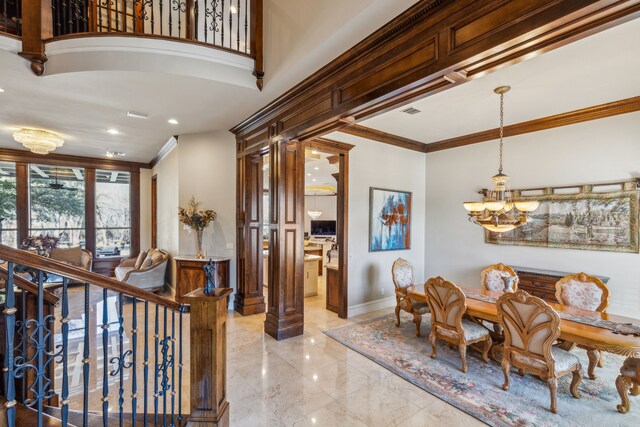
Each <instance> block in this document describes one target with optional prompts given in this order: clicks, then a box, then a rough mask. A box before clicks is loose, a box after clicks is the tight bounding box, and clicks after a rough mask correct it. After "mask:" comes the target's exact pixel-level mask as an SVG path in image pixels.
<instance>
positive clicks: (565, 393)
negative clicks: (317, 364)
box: [324, 314, 640, 427]
mask: <svg viewBox="0 0 640 427" xmlns="http://www.w3.org/2000/svg"><path fill="white" fill-rule="evenodd" d="M430 330H431V325H430V324H429V316H425V317H424V318H423V321H422V328H421V335H422V337H416V335H415V327H414V325H413V323H411V318H408V317H406V316H403V317H402V322H401V325H400V327H399V328H398V327H396V326H395V317H394V316H393V314H391V315H384V316H381V317H377V318H374V319H369V320H365V321H362V322H359V323H356V324H351V325H347V326H342V327H339V328H335V329H331V330H328V331H325V332H324V333H325V334H326V335H328V336H329V337H331V338H333V339H335V340H336V341H338V342H340V343H342V344H344V345H345V346H347V347H349V348H351V349H352V350H354V351H357V352H358V353H360V354H362V355H363V356H366V357H368V358H369V359H371V360H373V361H374V362H376V363H378V364H379V365H381V366H383V367H384V368H386V369H388V370H389V371H391V372H393V373H394V374H396V375H398V376H400V377H402V378H404V379H405V380H407V381H409V382H411V383H413V384H414V385H416V386H418V387H420V388H421V389H423V390H425V391H426V392H428V393H431V394H432V395H434V396H436V397H438V398H440V399H442V400H444V401H445V402H448V403H449V404H451V405H453V406H455V407H456V408H458V409H460V410H462V411H464V412H466V413H467V414H469V415H471V416H473V417H475V418H477V419H478V420H481V421H483V422H485V423H487V424H489V425H495V426H559V425H562V426H583V427H584V426H607V427H612V426H640V397H638V398H634V397H631V411H630V412H629V413H628V414H626V415H622V414H620V413H618V412H617V410H616V405H618V403H620V397H619V395H618V392H617V391H616V388H615V379H616V377H617V376H618V373H619V369H620V366H621V365H622V362H623V361H624V358H622V357H619V356H615V355H611V354H605V357H604V362H605V367H604V368H598V369H597V370H596V374H597V377H598V378H597V379H596V380H590V379H588V378H587V377H586V368H587V366H588V360H587V357H586V352H585V350H582V349H576V350H574V354H576V355H577V356H578V357H580V359H581V361H582V366H583V374H584V375H585V377H584V378H583V380H582V383H581V384H580V392H581V395H582V396H581V398H580V399H575V398H573V397H572V396H571V394H570V393H569V384H570V382H571V375H566V376H565V377H563V378H562V379H560V380H559V381H558V414H555V415H554V414H552V413H551V412H550V411H549V388H548V387H547V384H546V382H543V381H541V380H540V379H538V378H537V377H534V376H532V375H526V376H524V377H521V376H519V375H518V374H517V373H516V372H515V371H513V372H512V374H511V388H510V389H509V391H503V390H502V388H501V386H502V383H503V380H504V376H503V373H502V369H501V367H500V364H499V363H496V362H494V361H491V362H490V363H485V362H483V361H482V359H481V357H480V354H479V353H478V352H477V351H475V350H473V349H469V351H468V353H467V359H468V363H469V368H468V371H467V373H466V374H463V373H462V372H461V371H460V365H461V364H460V355H459V353H458V350H457V348H456V349H450V348H449V347H448V346H446V345H445V344H444V343H443V342H442V341H438V344H437V345H438V356H437V358H435V359H431V358H430V357H429V355H430V354H431V345H430V344H429V340H428V336H429V331H430Z"/></svg>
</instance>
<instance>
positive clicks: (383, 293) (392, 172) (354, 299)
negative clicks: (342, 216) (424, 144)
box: [331, 135, 425, 316]
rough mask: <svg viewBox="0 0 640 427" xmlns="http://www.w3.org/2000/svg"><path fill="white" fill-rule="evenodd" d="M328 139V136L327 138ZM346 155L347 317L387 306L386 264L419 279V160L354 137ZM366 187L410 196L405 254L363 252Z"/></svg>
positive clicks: (422, 160)
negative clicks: (405, 265) (403, 267)
mask: <svg viewBox="0 0 640 427" xmlns="http://www.w3.org/2000/svg"><path fill="white" fill-rule="evenodd" d="M331 137H332V138H333V135H332V136H331ZM338 138H340V140H342V141H345V142H349V143H352V144H355V145H356V146H355V147H354V148H353V149H352V150H351V152H350V154H349V315H350V316H352V315H356V314H358V313H362V312H366V311H370V310H373V309H377V308H382V307H385V306H393V305H394V304H395V299H394V286H393V282H392V280H391V265H392V264H393V262H394V261H395V260H396V259H397V258H398V257H402V258H405V259H407V260H409V261H410V262H412V263H413V265H414V266H415V268H416V271H415V275H416V280H417V281H418V282H420V281H422V280H423V278H424V259H425V241H424V237H425V231H424V230H425V228H424V224H425V155H424V154H421V153H417V152H415V151H410V150H406V149H402V148H397V147H393V146H390V145H386V144H382V143H380V142H373V141H369V140H366V139H362V138H358V137H349V136H346V135H340V136H338V137H337V138H335V139H338ZM369 187H380V188H388V189H392V190H402V191H410V192H412V193H413V206H412V213H413V215H412V220H411V227H412V231H411V235H412V236H411V249H410V250H403V251H389V252H369Z"/></svg>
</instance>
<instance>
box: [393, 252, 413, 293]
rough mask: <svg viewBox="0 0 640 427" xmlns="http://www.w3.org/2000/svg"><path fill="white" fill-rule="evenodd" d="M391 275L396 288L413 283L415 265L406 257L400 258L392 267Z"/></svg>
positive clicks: (402, 287)
mask: <svg viewBox="0 0 640 427" xmlns="http://www.w3.org/2000/svg"><path fill="white" fill-rule="evenodd" d="M391 276H392V277H393V284H394V285H395V287H396V289H404V288H406V287H407V286H411V285H413V281H414V276H413V265H411V263H410V262H409V261H407V260H406V259H402V258H398V259H397V260H395V262H394V263H393V266H392V267H391Z"/></svg>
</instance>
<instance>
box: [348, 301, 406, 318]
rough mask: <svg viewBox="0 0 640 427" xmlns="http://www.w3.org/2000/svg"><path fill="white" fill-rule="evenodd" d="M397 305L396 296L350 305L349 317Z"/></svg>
mask: <svg viewBox="0 0 640 427" xmlns="http://www.w3.org/2000/svg"><path fill="white" fill-rule="evenodd" d="M395 305H396V298H395V297H393V296H392V297H387V298H382V299H378V300H375V301H368V302H363V303H362V304H356V305H352V306H349V309H348V310H347V317H355V316H359V315H361V314H365V313H370V312H372V311H376V310H382V309H383V308H389V307H394V306H395Z"/></svg>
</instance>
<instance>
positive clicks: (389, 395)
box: [56, 282, 483, 427]
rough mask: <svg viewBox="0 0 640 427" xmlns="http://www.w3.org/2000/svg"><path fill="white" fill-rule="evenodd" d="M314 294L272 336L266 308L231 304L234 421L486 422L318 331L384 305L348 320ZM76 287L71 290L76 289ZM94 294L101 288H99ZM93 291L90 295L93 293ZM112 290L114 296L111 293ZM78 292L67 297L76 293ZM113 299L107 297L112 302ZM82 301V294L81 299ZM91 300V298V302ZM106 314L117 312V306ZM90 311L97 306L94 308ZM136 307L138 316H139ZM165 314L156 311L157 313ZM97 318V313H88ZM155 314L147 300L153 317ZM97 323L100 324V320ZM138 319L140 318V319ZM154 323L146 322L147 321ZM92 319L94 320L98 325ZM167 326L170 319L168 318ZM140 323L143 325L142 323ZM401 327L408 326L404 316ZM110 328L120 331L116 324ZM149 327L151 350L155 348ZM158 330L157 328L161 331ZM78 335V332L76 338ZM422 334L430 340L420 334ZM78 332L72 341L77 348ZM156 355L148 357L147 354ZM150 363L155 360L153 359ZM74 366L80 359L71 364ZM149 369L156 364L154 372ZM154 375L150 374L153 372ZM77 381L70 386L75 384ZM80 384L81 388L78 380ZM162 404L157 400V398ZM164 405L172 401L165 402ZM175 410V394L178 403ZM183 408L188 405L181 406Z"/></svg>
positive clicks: (127, 314) (97, 394)
mask: <svg viewBox="0 0 640 427" xmlns="http://www.w3.org/2000/svg"><path fill="white" fill-rule="evenodd" d="M319 288H320V289H321V292H320V294H319V295H318V296H316V297H310V298H305V330H304V334H303V335H302V336H299V337H295V338H290V339H287V340H283V341H276V340H274V339H273V338H271V337H270V336H268V335H266V334H264V332H263V322H264V315H260V314H259V315H254V316H247V317H243V316H241V315H239V314H237V313H235V312H233V311H229V319H228V353H227V354H228V359H227V379H228V381H227V385H228V387H227V392H228V397H227V400H228V401H229V405H230V421H231V425H232V426H247V427H258V426H269V427H280V426H331V427H336V426H430V425H440V424H444V425H447V426H458V425H459V426H463V425H464V426H465V427H473V426H475V425H483V424H482V423H481V422H479V421H478V420H476V419H475V418H473V417H471V416H469V415H467V414H465V413H464V412H461V411H460V410H458V409H456V408H454V407H453V406H451V405H449V404H447V403H445V402H443V401H441V400H440V399H438V398H436V397H434V396H432V395H430V394H429V393H426V392H425V391H423V390H421V389H420V388H418V387H416V386H414V385H413V384H411V383H409V382H407V381H405V380H404V379H402V378H400V377H398V376H396V375H395V374H393V373H391V372H389V371H388V370H386V369H384V368H382V367H381V366H379V365H377V364H376V363H374V362H372V361H370V360H369V359H367V358H366V357H364V356H361V355H360V354H359V353H357V352H355V351H353V350H351V349H349V348H347V347H345V346H343V345H342V344H340V343H338V342H336V341H334V340H333V339H331V338H329V337H327V336H326V335H324V334H323V333H322V331H323V330H326V329H330V328H333V327H337V326H341V325H346V324H349V323H352V322H357V321H359V320H363V319H366V318H369V317H375V316H379V315H382V314H385V313H390V312H391V311H392V310H393V309H392V308H389V309H385V310H382V311H378V312H373V313H368V314H365V315H362V316H359V317H356V318H353V319H348V320H344V319H339V318H338V317H337V315H336V314H335V313H332V312H330V311H328V310H326V309H325V296H324V292H323V290H324V283H322V282H321V283H320V286H319ZM78 291H80V289H78V290H76V291H74V293H77V292H78ZM96 292H97V293H98V294H99V291H96ZM94 296H95V300H94ZM110 296H111V295H110ZM80 297H81V294H75V295H73V297H70V299H71V298H80ZM92 300H93V301H92V306H93V307H95V311H96V312H97V311H101V305H102V304H101V303H100V300H101V295H95V293H94V292H92ZM114 301H115V300H112V301H111V303H113V302H114ZM78 302H80V301H78ZM94 304H95V305H94ZM112 305H113V306H114V307H110V308H109V312H110V313H109V318H110V321H111V320H116V319H117V313H115V312H114V313H111V311H113V310H115V304H114V303H113V304H112ZM71 307H72V313H71V317H72V318H76V319H80V318H81V313H79V312H78V311H77V310H78V309H79V307H81V304H78V303H76V301H73V302H72V304H71ZM92 311H94V310H92ZM123 312H124V316H123V317H124V323H125V331H126V332H125V340H124V341H125V349H129V348H130V346H131V339H130V338H131V337H130V333H129V331H130V329H131V328H130V326H127V325H131V317H132V310H131V304H130V303H126V304H125V306H124V310H123ZM142 313H143V312H142V310H141V307H140V305H139V306H138V318H139V319H140V318H141V316H142ZM162 315H163V313H162V312H161V313H160V318H161V319H162ZM93 316H95V318H97V319H96V320H98V319H101V317H102V314H101V313H99V312H97V313H95V314H93V315H92V317H93ZM154 316H155V310H154V307H150V314H149V317H150V320H151V319H153V318H154ZM183 322H184V331H185V334H184V350H185V351H184V359H185V360H184V370H183V382H182V390H183V393H182V399H181V400H182V407H183V408H188V407H189V399H190V396H189V362H188V360H189V353H188V349H189V333H188V330H189V329H188V328H189V316H188V315H185V316H184V318H183ZM96 323H98V324H99V323H101V322H100V321H97V322H96ZM139 323H141V321H140V320H139ZM150 323H151V322H150ZM96 326H97V325H96ZM169 326H170V323H169ZM138 327H139V328H140V327H141V325H140V324H139V325H138ZM401 327H403V328H413V327H414V326H413V324H411V323H406V324H403V325H402V326H401ZM113 329H114V332H115V330H117V326H116V324H114V325H113ZM100 332H101V330H100V329H99V327H98V328H96V336H95V338H93V339H92V340H91V341H92V346H95V348H93V349H92V354H94V355H97V356H98V357H96V358H95V359H94V358H92V361H91V378H92V379H91V391H90V398H89V401H90V403H91V404H90V409H92V410H100V406H101V401H100V398H101V396H102V381H101V379H102V372H103V371H102V369H103V368H102V366H103V361H102V356H101V353H102V348H101V341H102V340H101V335H99V333H100ZM152 335H153V333H150V349H152V348H153V342H152V340H153V339H152ZM160 335H162V332H161V334H160ZM78 338H79V337H78ZM141 338H142V336H141V334H139V336H138V354H139V355H142V352H143V346H144V344H143V340H142V339H141ZM425 339H427V338H426V337H425ZM78 341H81V340H80V339H76V340H74V342H75V343H76V344H74V345H77V346H78V347H80V344H81V343H80V342H78ZM109 345H110V349H109V351H110V356H111V355H116V354H115V352H117V350H118V347H117V343H116V340H115V337H113V339H111V340H110V344H109ZM72 353H74V354H73V355H70V360H69V362H70V371H71V373H72V376H73V377H72V379H71V382H72V391H74V392H76V393H72V394H74V395H73V396H72V397H71V407H72V409H81V407H82V405H81V401H82V395H81V378H82V373H81V369H79V368H80V366H79V364H80V362H79V360H80V357H79V356H80V355H81V353H82V349H81V348H78V349H77V350H76V351H73V352H72ZM140 359H141V357H139V360H138V363H137V366H136V368H135V369H136V371H137V377H138V394H139V396H138V404H137V407H138V412H140V411H141V410H142V397H141V396H140V394H141V391H142V390H141V388H142V386H141V384H140V382H141V378H142V363H141V360H140ZM150 359H152V360H153V357H150ZM152 363H153V362H152ZM75 365H78V366H75ZM151 372H153V371H151ZM57 374H58V375H57V376H58V378H57V381H56V386H57V387H56V388H59V386H60V376H59V375H60V374H61V373H60V370H59V369H58V370H57ZM151 378H152V375H151ZM131 379H132V372H131V370H130V371H129V372H127V375H126V376H125V378H124V385H125V389H126V390H127V392H126V393H125V402H124V408H123V409H124V411H125V412H130V411H131V403H130V399H128V397H129V395H130V393H131ZM152 381H153V380H150V384H149V385H150V387H149V389H150V390H149V408H150V410H152V408H153V403H152V402H153V397H152V394H153V387H152ZM109 382H110V396H111V404H110V405H109V409H110V411H111V412H117V411H118V403H117V402H118V399H117V394H118V392H117V390H118V389H117V385H118V384H117V382H118V380H117V377H113V378H110V381H109ZM73 385H75V387H73ZM78 386H79V387H78ZM159 404H160V407H162V400H161V399H160V400H159ZM167 404H168V408H169V407H170V401H168V402H167ZM175 409H176V412H177V401H176V402H175ZM185 412H188V409H186V410H185Z"/></svg>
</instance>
